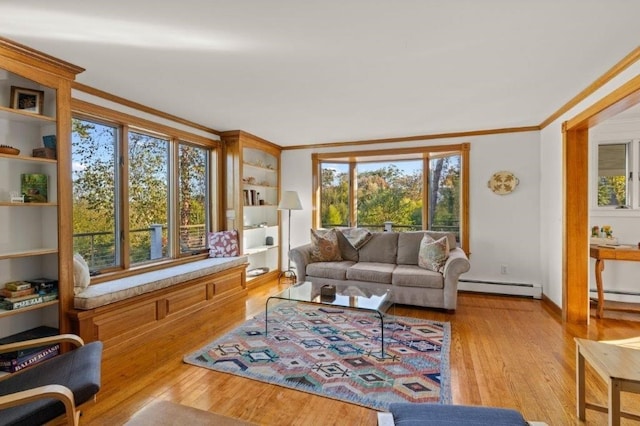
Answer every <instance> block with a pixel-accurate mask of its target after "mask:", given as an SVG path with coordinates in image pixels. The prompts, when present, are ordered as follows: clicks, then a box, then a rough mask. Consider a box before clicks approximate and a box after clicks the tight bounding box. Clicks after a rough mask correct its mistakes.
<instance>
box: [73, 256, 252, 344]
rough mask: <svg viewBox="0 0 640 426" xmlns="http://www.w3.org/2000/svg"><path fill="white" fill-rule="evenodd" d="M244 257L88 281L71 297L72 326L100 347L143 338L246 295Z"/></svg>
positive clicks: (85, 338)
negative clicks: (83, 287) (204, 310)
mask: <svg viewBox="0 0 640 426" xmlns="http://www.w3.org/2000/svg"><path fill="white" fill-rule="evenodd" d="M246 265H247V258H246V257H244V256H240V257H233V258H208V259H203V260H199V261H195V262H191V263H188V264H182V265H178V266H173V267H170V268H166V269H162V270H158V271H152V272H146V273H143V274H139V275H135V276H130V277H126V278H120V279H117V280H113V281H108V282H104V283H100V284H95V285H92V286H89V287H88V288H87V289H86V290H85V291H83V292H82V293H80V294H78V295H76V297H75V298H74V309H72V310H71V311H69V316H70V320H71V323H72V330H73V332H74V333H76V334H78V335H79V336H80V337H82V339H84V341H85V342H91V341H95V340H100V341H102V342H103V344H104V347H105V349H108V348H110V347H113V346H115V345H118V344H121V343H124V342H128V341H130V340H131V339H140V338H143V337H144V335H145V334H146V333H149V332H151V331H153V330H156V329H158V328H159V327H164V326H167V325H170V324H171V323H173V322H174V321H177V320H180V319H182V318H184V317H186V316H188V315H189V314H191V313H193V312H195V311H197V310H200V309H204V308H210V307H215V306H220V305H223V304H225V303H228V302H230V301H233V300H236V299H240V298H243V297H245V296H246V295H247V289H246V274H245V269H246Z"/></svg>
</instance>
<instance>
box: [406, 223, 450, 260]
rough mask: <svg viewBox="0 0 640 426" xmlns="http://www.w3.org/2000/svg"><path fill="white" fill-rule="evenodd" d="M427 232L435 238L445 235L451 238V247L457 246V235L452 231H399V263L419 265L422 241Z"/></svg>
mask: <svg viewBox="0 0 640 426" xmlns="http://www.w3.org/2000/svg"><path fill="white" fill-rule="evenodd" d="M425 234H427V235H429V236H430V237H431V238H433V239H434V240H438V239H440V238H442V237H444V236H446V237H447V239H448V240H449V248H454V247H456V236H455V235H454V234H453V233H452V232H438V231H410V232H399V233H398V260H397V263H398V265H417V264H418V250H420V241H422V237H424V235H425Z"/></svg>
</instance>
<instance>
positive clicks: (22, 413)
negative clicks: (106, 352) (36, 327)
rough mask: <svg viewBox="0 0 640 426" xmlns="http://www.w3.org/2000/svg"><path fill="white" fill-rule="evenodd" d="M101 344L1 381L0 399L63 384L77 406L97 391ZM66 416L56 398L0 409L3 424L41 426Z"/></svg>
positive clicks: (86, 347)
mask: <svg viewBox="0 0 640 426" xmlns="http://www.w3.org/2000/svg"><path fill="white" fill-rule="evenodd" d="M101 361H102V342H91V343H88V344H86V345H84V346H82V347H79V348H77V349H74V350H72V351H69V352H66V353H64V354H62V355H58V356H57V357H55V358H52V359H50V360H47V361H43V362H42V363H40V364H36V365H35V366H33V367H29V368H26V369H24V370H22V371H20V372H18V373H14V374H13V375H12V376H11V377H9V378H7V379H4V380H2V381H0V396H1V395H8V394H11V393H15V392H20V391H23V390H27V389H32V388H36V387H38V386H45V385H63V386H66V387H67V388H69V389H70V390H71V392H73V397H74V399H75V403H76V407H77V406H79V405H81V404H83V403H85V402H87V401H88V400H90V399H91V398H93V396H94V395H95V394H96V393H97V392H98V391H99V390H100V363H101ZM64 413H65V409H64V405H63V404H62V402H59V401H58V400H55V399H42V400H38V401H35V402H31V403H29V404H24V405H20V406H17V407H11V408H7V409H4V410H0V419H1V421H0V423H2V424H3V425H34V424H43V423H46V422H48V421H51V420H52V419H55V418H56V417H58V416H60V415H63V414H64Z"/></svg>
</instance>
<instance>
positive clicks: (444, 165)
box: [313, 144, 469, 252]
mask: <svg viewBox="0 0 640 426" xmlns="http://www.w3.org/2000/svg"><path fill="white" fill-rule="evenodd" d="M468 152H469V145H468V144H462V145H453V146H437V147H425V148H412V149H399V150H385V151H367V152H349V153H339V154H338V153H335V154H314V155H313V162H314V173H316V174H317V176H315V177H314V182H315V184H316V185H317V187H316V188H314V193H315V194H316V195H317V198H314V200H313V201H314V203H316V206H317V208H316V209H315V211H316V212H318V213H317V215H316V216H315V217H314V227H322V228H330V227H335V226H357V227H363V228H367V229H371V230H383V229H387V230H388V229H392V230H394V231H410V230H420V229H431V230H439V231H448V232H453V233H454V234H455V235H456V238H457V240H458V242H459V244H460V245H461V246H462V247H463V248H464V249H465V251H467V252H468V241H469V240H468V234H469V229H468V211H467V209H466V208H465V206H468V201H467V200H468V179H469V178H468V172H465V170H468ZM318 207H319V208H318Z"/></svg>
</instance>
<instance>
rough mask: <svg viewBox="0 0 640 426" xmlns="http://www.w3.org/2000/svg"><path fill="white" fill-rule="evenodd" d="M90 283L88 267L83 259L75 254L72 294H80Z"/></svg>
mask: <svg viewBox="0 0 640 426" xmlns="http://www.w3.org/2000/svg"><path fill="white" fill-rule="evenodd" d="M90 283H91V276H90V275H89V265H87V262H86V261H85V260H84V258H83V257H82V256H81V255H80V254H79V253H76V254H74V255H73V294H80V293H82V292H83V291H84V289H85V288H87V287H88V286H89V284H90Z"/></svg>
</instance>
